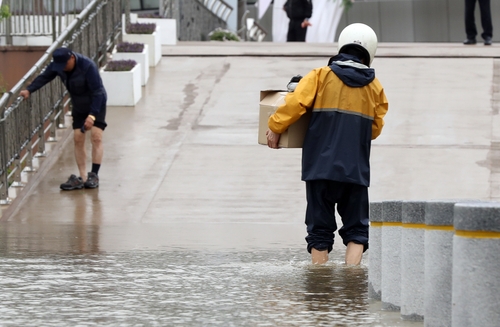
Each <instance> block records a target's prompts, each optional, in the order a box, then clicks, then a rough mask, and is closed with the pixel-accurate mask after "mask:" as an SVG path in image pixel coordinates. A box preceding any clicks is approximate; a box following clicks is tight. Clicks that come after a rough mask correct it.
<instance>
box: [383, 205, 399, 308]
mask: <svg viewBox="0 0 500 327" xmlns="http://www.w3.org/2000/svg"><path fill="white" fill-rule="evenodd" d="M401 209H402V202H401V201H384V202H382V268H381V271H382V279H381V299H382V309H384V310H390V311H399V310H400V308H401Z"/></svg>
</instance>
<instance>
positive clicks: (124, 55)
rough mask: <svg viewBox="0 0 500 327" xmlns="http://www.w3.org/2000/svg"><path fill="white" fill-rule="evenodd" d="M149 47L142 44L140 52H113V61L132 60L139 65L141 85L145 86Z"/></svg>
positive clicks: (147, 75)
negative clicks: (142, 48) (142, 47)
mask: <svg viewBox="0 0 500 327" xmlns="http://www.w3.org/2000/svg"><path fill="white" fill-rule="evenodd" d="M148 48H149V46H148V45H147V44H144V50H142V52H117V51H116V50H114V51H113V60H126V59H132V60H135V61H136V62H137V63H139V64H141V85H143V86H144V85H146V83H147V82H148V79H149V49H148Z"/></svg>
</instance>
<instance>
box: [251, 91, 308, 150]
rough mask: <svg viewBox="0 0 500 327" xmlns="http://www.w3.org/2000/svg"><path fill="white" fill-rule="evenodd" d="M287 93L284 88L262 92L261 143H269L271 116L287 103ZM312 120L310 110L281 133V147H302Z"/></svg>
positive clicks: (260, 113) (279, 144)
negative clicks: (268, 134)
mask: <svg viewBox="0 0 500 327" xmlns="http://www.w3.org/2000/svg"><path fill="white" fill-rule="evenodd" d="M287 93H288V92H287V91H282V90H266V91H261V92H260V112H259V144H263V145H267V137H266V131H267V130H268V129H269V127H268V121H269V116H271V115H272V114H273V113H274V112H275V111H276V109H277V108H278V107H279V106H280V105H282V104H283V103H285V96H286V94H287ZM310 120H311V112H310V111H308V112H307V113H306V114H304V115H302V117H300V119H299V120H297V121H296V122H295V123H293V124H292V125H290V126H289V127H288V129H287V130H286V131H285V132H283V134H281V137H280V141H279V143H278V146H279V147H280V148H302V143H304V137H305V136H306V132H307V128H308V127H309V121H310Z"/></svg>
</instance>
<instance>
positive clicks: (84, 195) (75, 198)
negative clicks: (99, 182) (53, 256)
mask: <svg viewBox="0 0 500 327" xmlns="http://www.w3.org/2000/svg"><path fill="white" fill-rule="evenodd" d="M65 193H66V194H68V195H69V201H70V202H72V203H73V206H74V208H75V211H74V222H75V223H74V228H75V231H74V239H73V244H72V246H71V248H73V249H75V251H76V252H77V253H93V254H95V253H99V226H100V224H101V217H102V207H101V201H100V200H99V189H93V190H85V191H84V192H74V193H70V192H65Z"/></svg>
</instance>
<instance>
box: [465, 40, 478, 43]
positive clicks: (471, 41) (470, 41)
mask: <svg viewBox="0 0 500 327" xmlns="http://www.w3.org/2000/svg"><path fill="white" fill-rule="evenodd" d="M464 44H476V39H466V40H465V41H464Z"/></svg>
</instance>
